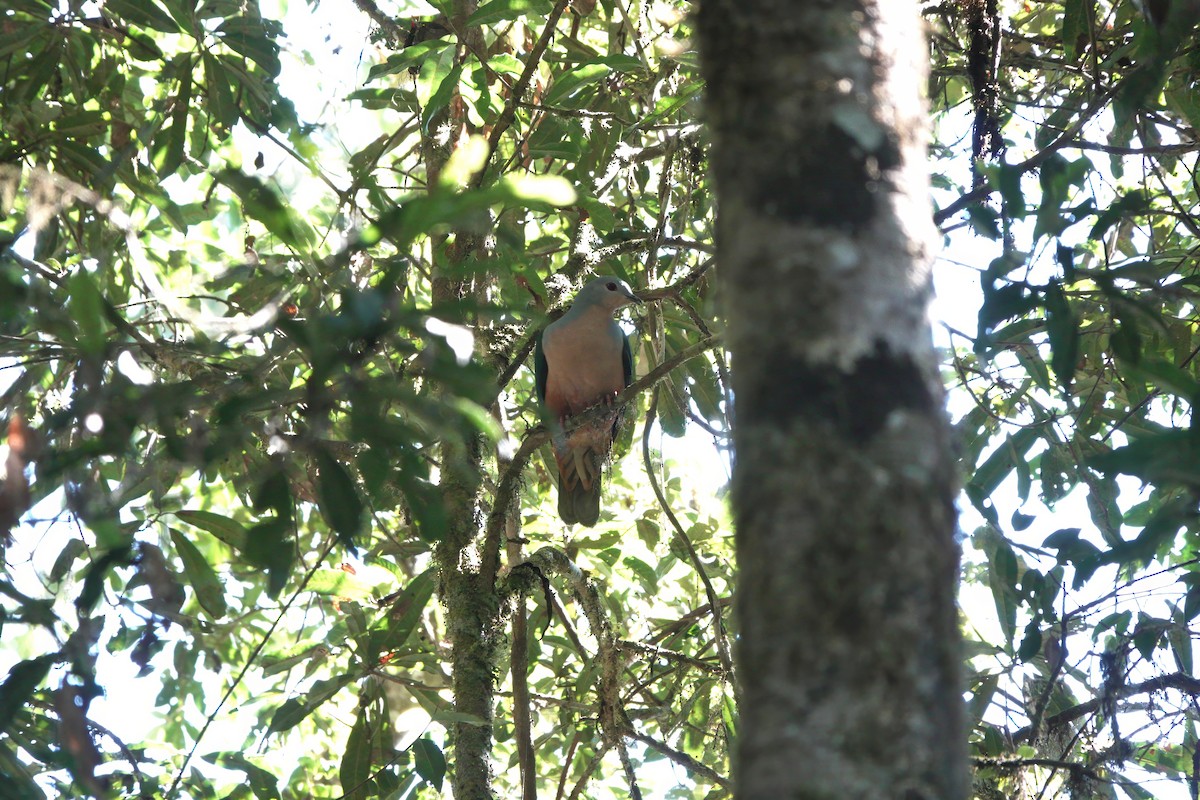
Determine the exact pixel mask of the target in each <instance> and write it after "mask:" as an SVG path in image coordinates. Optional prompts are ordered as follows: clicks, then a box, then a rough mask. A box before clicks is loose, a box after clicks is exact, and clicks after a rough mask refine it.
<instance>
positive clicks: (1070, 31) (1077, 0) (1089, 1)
mask: <svg viewBox="0 0 1200 800" xmlns="http://www.w3.org/2000/svg"><path fill="white" fill-rule="evenodd" d="M1093 3H1094V0H1064V2H1063V20H1062V28H1061V29H1060V38H1061V41H1062V44H1063V57H1064V58H1065V60H1066V62H1067V63H1068V64H1074V63H1075V61H1076V60H1077V59H1078V57H1079V53H1080V52H1081V51H1080V47H1079V45H1080V43H1081V42H1082V43H1083V44H1087V40H1088V37H1089V26H1088V21H1089V19H1090V18H1091V14H1092V7H1093Z"/></svg>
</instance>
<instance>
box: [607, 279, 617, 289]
mask: <svg viewBox="0 0 1200 800" xmlns="http://www.w3.org/2000/svg"><path fill="white" fill-rule="evenodd" d="M608 290H609V291H610V292H615V291H616V290H617V284H616V282H614V281H609V282H608Z"/></svg>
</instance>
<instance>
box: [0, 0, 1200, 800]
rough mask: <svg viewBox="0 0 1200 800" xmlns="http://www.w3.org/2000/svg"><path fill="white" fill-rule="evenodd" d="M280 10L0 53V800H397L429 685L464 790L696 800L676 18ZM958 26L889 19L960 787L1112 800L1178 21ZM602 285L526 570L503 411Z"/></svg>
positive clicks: (1152, 645)
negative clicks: (922, 113) (922, 235)
mask: <svg viewBox="0 0 1200 800" xmlns="http://www.w3.org/2000/svg"><path fill="white" fill-rule="evenodd" d="M292 5H293V7H292V8H288V7H287V5H286V4H284V3H278V4H275V3H270V2H254V1H252V2H228V1H227V0H200V2H188V1H186V0H106V2H103V3H81V2H69V3H66V2H64V3H61V4H53V3H49V2H44V1H43V0H9V2H8V3H6V5H5V10H4V11H3V12H0V109H2V115H0V116H2V119H3V124H2V125H0V393H2V394H0V414H2V415H3V416H4V417H5V418H6V419H7V420H8V440H7V441H8V452H7V461H6V469H7V471H6V473H5V474H4V475H3V476H0V477H3V478H4V483H3V491H0V539H2V544H0V547H2V549H0V553H2V555H3V564H4V567H3V572H2V573H0V626H2V628H0V635H2V637H3V648H2V651H0V665H2V667H3V669H4V670H7V671H8V672H7V677H6V678H5V679H4V682H3V685H2V687H0V732H2V734H0V774H2V775H3V776H4V778H5V786H4V790H5V791H9V792H12V793H14V795H15V796H18V797H57V796H76V795H85V794H89V793H90V794H93V795H97V796H113V797H138V796H147V797H148V796H158V795H163V796H166V797H251V796H252V797H260V798H269V797H341V796H347V797H376V796H379V797H409V796H421V795H432V794H435V793H436V790H437V789H439V788H441V787H442V786H443V781H444V780H445V781H447V782H448V781H449V778H448V777H447V770H449V771H450V774H451V775H453V774H455V772H456V770H459V771H461V770H460V765H461V764H463V763H464V762H463V757H462V754H461V752H457V751H456V749H455V748H456V747H457V748H459V750H462V749H463V748H464V747H465V746H466V744H464V743H468V744H469V743H470V742H473V741H475V740H474V739H472V738H471V735H470V734H471V732H472V731H473V730H479V729H481V727H482V726H481V725H480V724H479V723H481V722H483V720H482V719H481V717H480V715H479V714H477V713H475V712H472V711H466V710H464V707H465V706H464V702H463V700H462V698H461V697H460V701H459V703H458V704H457V705H456V704H455V702H454V698H453V696H452V694H451V691H450V687H451V682H452V680H454V681H459V680H467V679H469V678H472V675H473V677H474V679H476V681H477V683H479V684H480V685H481V686H483V687H484V689H483V690H482V691H483V693H482V694H481V695H479V696H478V697H475V698H473V699H475V700H480V698H482V702H483V708H484V709H492V710H494V718H493V720H492V722H493V733H494V741H490V740H488V741H485V742H484V743H483V746H486V747H487V748H488V752H485V753H484V754H483V758H485V759H487V758H490V759H491V765H492V770H493V772H494V774H495V785H496V786H495V788H496V791H497V792H498V793H501V794H503V795H515V794H516V793H517V792H518V791H519V789H518V787H519V786H520V783H521V781H520V774H521V770H520V769H518V763H519V762H522V763H524V764H526V769H525V773H526V774H528V775H530V776H531V777H530V780H531V782H532V783H536V788H538V790H539V791H540V794H541V795H542V796H545V797H549V796H551V795H553V796H555V797H605V796H617V797H626V796H629V795H630V793H631V785H634V784H636V785H637V786H638V787H639V788H640V790H641V791H643V792H645V793H646V794H650V795H653V796H662V797H667V796H670V797H706V796H713V797H722V796H727V795H728V793H729V791H728V787H729V781H728V775H729V769H730V766H729V759H728V754H729V751H730V743H731V741H732V738H733V737H735V736H736V720H737V713H736V703H735V697H736V695H735V691H734V673H733V671H732V669H731V664H730V655H729V654H730V641H731V639H732V635H731V632H730V631H729V630H728V627H729V625H730V623H731V619H732V618H731V616H730V615H729V614H728V606H729V603H730V594H731V592H730V590H731V586H732V583H731V574H732V570H733V565H732V563H731V562H732V549H733V548H732V535H731V532H730V530H729V525H728V521H727V514H726V510H725V509H724V506H723V502H722V500H721V498H720V494H721V487H722V485H723V478H724V476H725V473H726V469H727V461H728V458H729V455H728V452H727V447H726V444H727V431H728V428H729V424H730V421H729V408H730V406H729V402H728V390H727V387H728V381H727V377H728V369H729V368H731V367H730V365H728V364H727V363H726V359H725V356H724V353H723V351H722V349H721V347H720V338H719V336H720V329H721V320H720V315H719V304H714V298H713V292H712V277H713V275H714V274H715V272H716V270H718V269H719V265H718V264H716V263H714V260H713V258H712V257H711V253H712V251H713V248H712V244H711V238H712V236H711V231H712V219H713V213H714V208H713V203H712V191H711V187H710V185H709V182H708V179H707V177H706V142H705V138H704V133H703V127H702V121H703V113H702V109H701V106H700V103H701V93H702V86H701V83H700V81H699V78H698V72H697V69H696V63H695V54H694V52H693V50H692V49H691V46H690V44H689V41H688V37H689V35H690V27H689V22H688V20H687V18H686V16H685V12H686V6H685V4H683V3H681V2H680V3H675V2H665V1H664V0H654V2H628V3H626V2H624V0H600V2H598V3H596V2H594V0H591V1H590V2H589V0H576V1H575V2H573V3H568V2H566V0H560V1H559V2H555V3H551V2H550V0H490V1H489V2H483V3H480V4H478V6H476V5H474V4H472V3H468V2H466V1H465V0H459V2H449V1H448V0H447V2H442V3H435V4H434V6H427V5H425V4H423V3H417V2H406V1H405V0H398V2H395V3H385V4H381V5H379V6H376V5H375V4H374V3H373V2H372V0H356V1H355V2H354V4H353V5H352V4H351V3H348V2H347V3H333V2H329V1H328V0H327V2H325V3H322V4H320V5H319V6H316V7H315V9H304V8H300V7H297V6H298V5H299V4H297V3H293V4H292ZM314 5H315V4H314ZM997 5H998V4H997V2H996V0H961V2H944V3H925V4H924V10H925V15H926V18H927V21H928V23H929V26H930V31H931V41H932V76H931V81H930V97H931V101H932V106H933V111H934V120H935V125H936V127H935V134H936V136H935V141H934V143H933V145H932V158H931V169H932V172H933V183H934V198H935V202H936V204H937V206H938V210H937V214H936V219H937V221H938V223H939V225H940V226H941V228H942V230H943V232H944V234H945V238H946V243H947V249H946V254H945V257H944V258H943V259H942V260H941V261H939V262H938V263H937V264H936V265H935V267H934V268H935V277H936V279H937V280H938V282H939V285H940V287H941V290H942V292H943V295H944V299H945V298H947V297H948V298H949V300H950V303H949V305H953V306H956V307H958V309H959V310H961V309H962V308H964V307H966V306H967V305H970V306H971V307H970V309H969V311H970V315H971V327H969V328H968V327H967V326H965V325H959V324H957V323H956V322H953V321H948V330H949V331H950V333H949V336H948V339H947V349H946V354H947V355H946V376H947V383H948V386H949V387H950V392H951V406H952V410H953V411H954V413H955V419H956V424H957V426H958V429H959V431H960V434H961V442H962V453H961V455H962V467H963V475H964V485H965V499H964V502H963V506H964V525H965V527H966V529H967V533H966V537H965V541H964V548H965V551H966V563H967V566H966V569H965V575H964V588H963V595H962V596H963V608H964V625H965V626H966V630H967V631H968V638H969V639H970V651H969V652H968V653H967V654H966V657H967V658H968V659H969V665H970V685H969V686H968V687H967V688H968V691H969V703H970V709H971V712H972V719H973V723H974V727H973V730H972V731H971V734H970V735H971V741H972V747H973V754H974V758H975V770H976V772H975V774H976V791H977V793H978V794H979V795H980V796H981V797H1001V796H1026V795H1028V796H1035V795H1038V794H1040V793H1046V792H1047V791H1051V792H1055V791H1063V792H1067V791H1069V792H1071V793H1072V794H1073V795H1074V796H1080V797H1090V796H1114V794H1115V795H1120V796H1130V797H1147V796H1150V794H1151V793H1157V792H1158V790H1159V788H1160V786H1159V784H1157V783H1155V782H1154V781H1156V780H1162V779H1164V778H1166V779H1172V780H1184V779H1188V778H1189V776H1192V775H1193V774H1194V773H1195V771H1196V770H1195V769H1194V768H1193V756H1194V753H1195V752H1196V747H1197V731H1196V723H1197V715H1198V714H1200V711H1198V710H1197V707H1196V705H1195V701H1196V697H1197V695H1198V694H1200V681H1197V679H1196V678H1195V677H1193V673H1194V669H1193V648H1192V638H1193V632H1192V630H1193V629H1192V625H1193V621H1194V619H1195V617H1196V615H1197V613H1200V582H1198V581H1197V580H1196V574H1197V571H1196V568H1197V553H1196V552H1195V550H1196V547H1197V542H1198V540H1197V531H1198V530H1200V523H1198V521H1197V518H1196V511H1197V501H1198V497H1197V493H1196V487H1197V486H1200V442H1197V441H1196V440H1195V439H1194V437H1195V436H1196V434H1195V433H1193V432H1192V430H1191V405H1192V403H1193V402H1195V401H1196V396H1197V394H1200V379H1198V378H1197V377H1196V372H1195V366H1194V365H1193V364H1192V362H1193V360H1194V359H1195V355H1196V353H1197V352H1200V339H1197V333H1196V325H1195V308H1194V306H1195V299H1194V298H1195V296H1196V294H1197V292H1198V291H1200V289H1198V287H1200V283H1198V281H1197V278H1196V270H1195V269H1194V266H1193V260H1194V255H1193V254H1194V252H1195V251H1196V248H1197V245H1198V244H1200V225H1198V224H1197V220H1196V218H1195V217H1194V212H1195V209H1196V207H1197V205H1198V204H1200V196H1198V189H1197V186H1198V185H1200V184H1198V183H1197V182H1196V180H1195V177H1194V172H1193V170H1194V168H1195V165H1196V162H1197V159H1196V157H1195V155H1194V154H1195V153H1196V152H1197V149H1198V147H1200V145H1197V143H1196V133H1195V127H1196V125H1197V117H1200V95H1197V89H1196V85H1197V81H1198V80H1200V61H1197V54H1198V53H1200V51H1198V50H1197V48H1196V44H1195V39H1194V36H1193V34H1192V32H1191V31H1192V26H1193V24H1194V22H1195V21H1196V20H1195V19H1194V18H1193V17H1194V15H1195V13H1196V12H1195V11H1194V10H1193V8H1192V5H1193V4H1191V3H1188V2H1183V1H1182V0H1178V1H1177V2H1161V3H1149V2H1147V3H1145V4H1144V6H1145V10H1144V11H1143V9H1142V7H1141V6H1140V5H1138V4H1135V3H1132V2H1128V0H1122V1H1121V2H1115V3H1109V2H1085V0H1065V2H1044V3H1018V2H1006V3H1003V4H999V7H997ZM435 6H436V7H435ZM310 11H315V12H317V13H318V16H317V17H316V18H313V17H311V16H310ZM320 15H324V16H323V17H322V16H320ZM322 20H324V21H323V22H322ZM321 26H327V27H321ZM315 31H321V32H322V33H328V37H326V38H322V36H321V35H320V34H316V35H314V32H315ZM368 31H369V36H368ZM357 32H361V36H360V35H359V33H357ZM914 46H915V43H914ZM813 191H814V192H820V191H821V189H820V187H813ZM964 266H965V268H964ZM608 273H611V274H617V275H620V276H621V277H623V278H625V279H627V280H628V281H629V282H630V284H631V285H632V286H633V287H634V288H635V289H637V290H639V291H641V292H642V294H643V296H644V297H645V298H646V299H647V300H649V301H651V302H649V303H648V304H647V308H646V310H645V311H644V312H641V313H639V314H638V315H637V316H636V317H634V318H633V319H632V320H631V321H630V322H629V323H628V324H630V325H631V329H632V330H634V331H635V337H636V341H637V342H638V343H639V347H638V362H639V366H638V374H639V375H640V376H642V378H641V379H640V380H639V381H638V383H637V384H636V385H635V387H634V391H633V392H632V393H631V396H632V400H631V402H632V404H633V407H634V409H635V411H634V413H632V414H631V415H630V417H631V418H632V419H633V420H635V422H636V424H635V425H632V426H630V427H629V428H627V430H626V431H625V434H624V437H623V441H622V442H621V443H620V447H619V448H618V449H619V450H620V451H621V452H623V453H626V455H625V456H624V457H622V458H619V459H617V460H616V461H614V463H613V464H612V467H611V471H610V474H609V475H608V486H607V488H606V494H605V498H604V504H605V508H606V512H605V514H604V515H603V516H602V519H601V522H600V524H599V525H598V526H597V527H596V528H594V529H591V530H583V529H574V530H564V527H563V526H562V525H561V524H560V523H559V521H558V519H557V517H556V516H555V514H554V496H553V495H554V490H553V469H554V467H553V463H554V462H553V459H552V458H548V451H547V448H546V446H545V436H544V433H542V432H541V430H540V428H539V425H540V422H541V420H540V417H539V415H538V412H537V409H536V408H535V406H534V404H533V403H532V401H531V395H532V376H531V374H530V373H529V371H528V370H527V369H525V368H524V365H525V362H526V360H527V357H528V355H529V353H530V351H531V349H532V346H533V341H534V338H535V336H536V333H537V331H538V330H539V329H540V328H541V327H542V326H544V324H545V323H546V322H547V321H548V319H550V318H551V315H553V314H555V313H557V312H558V311H560V310H561V308H562V307H563V305H564V304H565V303H566V302H567V301H568V300H569V298H570V295H571V293H572V292H573V290H574V288H576V287H577V286H578V285H579V282H580V281H581V279H582V278H584V277H585V276H587V275H590V274H608ZM972 299H974V300H975V302H971V301H972ZM976 319H977V321H976ZM798 479H800V478H799V477H798ZM847 502H853V499H852V498H848V499H847ZM22 514H24V516H21V515H22ZM18 517H20V522H19V523H18V521H17V519H18ZM830 535H831V536H835V535H837V534H836V532H833V531H831V532H830ZM527 558H531V559H532V560H533V562H534V564H536V566H537V569H536V570H533V569H528V568H521V569H517V570H511V571H510V570H509V568H510V567H513V566H517V565H519V564H521V563H522V562H524V561H525V560H526V559H527ZM502 563H503V564H504V565H506V566H505V567H504V568H501V567H500V565H501V564H502ZM576 566H578V567H580V568H582V569H583V570H584V572H583V573H579V572H577V571H575V569H574V567H576ZM543 580H544V581H545V583H543ZM464 587H465V588H464ZM464 592H465V593H466V595H470V596H471V597H474V598H476V599H478V598H482V609H481V608H480V607H479V605H472V604H471V602H468V601H467V600H464V599H463V598H464V596H465V595H464ZM527 617H528V618H527ZM452 634H453V635H452ZM468 641H470V642H477V643H478V644H479V645H480V648H479V649H478V650H476V651H471V652H465V651H463V650H462V643H463V642H468ZM480 654H482V657H483V659H484V660H483V661H482V662H478V661H472V660H471V659H472V658H474V657H475V656H477V655H480ZM452 670H457V671H456V672H455V675H454V676H452V674H451V672H452ZM497 676H503V677H502V679H501V681H500V683H499V685H498V686H497V687H496V688H497V690H498V691H496V693H495V695H494V696H492V695H491V694H489V693H488V692H489V691H490V690H488V689H487V688H486V687H487V685H488V684H489V682H490V681H492V680H494V679H495V678H496V677H497ZM459 685H460V686H461V685H462V684H459ZM460 694H462V692H460ZM487 713H491V712H490V711H488V712H487ZM526 721H529V722H531V725H529V726H528V727H527V726H526V725H525V722H526ZM529 765H532V766H529ZM1181 790H1182V789H1181Z"/></svg>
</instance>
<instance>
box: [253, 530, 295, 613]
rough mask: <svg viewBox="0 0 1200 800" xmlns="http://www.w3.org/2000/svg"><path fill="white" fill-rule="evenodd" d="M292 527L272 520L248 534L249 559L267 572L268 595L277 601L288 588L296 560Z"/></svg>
mask: <svg viewBox="0 0 1200 800" xmlns="http://www.w3.org/2000/svg"><path fill="white" fill-rule="evenodd" d="M291 529H292V525H291V523H290V522H289V521H288V520H286V519H279V518H277V517H272V518H269V519H265V520H263V521H262V522H260V523H258V524H257V525H255V526H254V527H252V528H251V529H250V530H248V531H247V532H246V549H245V552H246V557H247V558H248V559H250V560H251V561H252V562H254V563H255V564H256V565H258V566H260V567H262V568H263V569H265V570H266V571H267V594H269V595H270V596H271V597H278V596H279V593H280V592H282V591H283V587H284V586H286V585H287V581H288V578H289V577H290V576H291V573H292V564H294V563H295V560H296V546H295V544H294V543H293V541H292V538H291V536H290V533H291Z"/></svg>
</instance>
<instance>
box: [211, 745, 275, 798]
mask: <svg viewBox="0 0 1200 800" xmlns="http://www.w3.org/2000/svg"><path fill="white" fill-rule="evenodd" d="M204 760H205V761H207V762H208V763H210V764H216V765H218V766H221V767H224V768H226V769H232V770H237V771H239V772H243V773H245V775H246V780H247V783H249V785H250V790H251V791H252V792H254V796H255V797H257V798H258V800H279V797H280V794H279V779H278V778H276V777H275V775H274V773H272V772H271V771H270V770H266V769H263V768H262V767H260V766H259V765H257V764H255V763H253V762H252V761H250V760H249V759H247V758H246V757H245V756H244V755H242V754H241V753H210V754H209V755H206V756H204Z"/></svg>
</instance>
